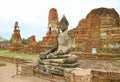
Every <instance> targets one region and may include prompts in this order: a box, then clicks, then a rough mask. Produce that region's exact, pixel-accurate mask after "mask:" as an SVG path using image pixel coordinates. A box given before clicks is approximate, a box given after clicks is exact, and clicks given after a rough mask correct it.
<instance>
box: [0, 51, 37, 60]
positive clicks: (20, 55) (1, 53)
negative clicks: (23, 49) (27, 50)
mask: <svg viewBox="0 0 120 82" xmlns="http://www.w3.org/2000/svg"><path fill="white" fill-rule="evenodd" d="M0 56H7V57H19V58H25V59H34V60H37V59H39V56H38V55H30V54H24V53H12V52H9V51H8V50H0Z"/></svg>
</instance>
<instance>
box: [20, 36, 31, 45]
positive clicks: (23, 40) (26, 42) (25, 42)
mask: <svg viewBox="0 0 120 82" xmlns="http://www.w3.org/2000/svg"><path fill="white" fill-rule="evenodd" d="M29 42H30V37H28V38H27V39H25V38H23V39H22V43H23V44H29Z"/></svg>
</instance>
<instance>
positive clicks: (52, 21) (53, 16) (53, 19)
mask: <svg viewBox="0 0 120 82" xmlns="http://www.w3.org/2000/svg"><path fill="white" fill-rule="evenodd" d="M59 29H60V26H59V19H58V13H57V9H55V8H51V9H50V11H49V15H48V32H47V33H46V36H44V37H43V40H42V41H41V43H40V53H41V52H44V51H45V50H48V49H50V48H51V47H53V46H54V44H55V42H56V36H57V35H58V34H59V33H60V30H59Z"/></svg>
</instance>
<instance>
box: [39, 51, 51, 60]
mask: <svg viewBox="0 0 120 82" xmlns="http://www.w3.org/2000/svg"><path fill="white" fill-rule="evenodd" d="M49 53H50V51H46V52H44V53H41V54H40V56H39V58H40V59H45V58H46V56H47V55H48V54H49Z"/></svg>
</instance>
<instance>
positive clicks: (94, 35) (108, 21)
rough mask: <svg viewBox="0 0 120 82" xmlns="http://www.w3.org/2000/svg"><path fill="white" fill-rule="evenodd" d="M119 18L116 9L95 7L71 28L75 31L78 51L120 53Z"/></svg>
mask: <svg viewBox="0 0 120 82" xmlns="http://www.w3.org/2000/svg"><path fill="white" fill-rule="evenodd" d="M119 19H120V18H119V15H118V13H117V12H116V11H115V9H108V8H98V9H93V10H92V11H91V12H90V13H89V14H88V15H87V16H86V18H85V19H82V20H81V21H80V22H79V24H78V26H77V27H76V28H74V29H72V30H70V31H72V32H74V33H75V38H76V42H75V43H76V51H81V52H90V53H91V52H93V53H94V50H95V53H96V52H110V53H120V37H119V36H120V20H119ZM92 50H93V51H92Z"/></svg>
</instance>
